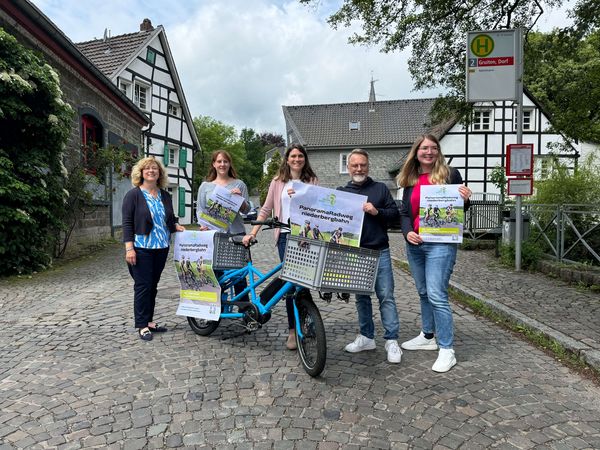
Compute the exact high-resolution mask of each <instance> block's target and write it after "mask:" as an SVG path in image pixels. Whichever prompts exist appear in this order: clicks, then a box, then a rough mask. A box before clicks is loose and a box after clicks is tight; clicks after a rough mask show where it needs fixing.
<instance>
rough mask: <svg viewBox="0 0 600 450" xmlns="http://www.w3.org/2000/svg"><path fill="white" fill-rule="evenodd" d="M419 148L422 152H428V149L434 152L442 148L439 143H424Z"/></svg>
mask: <svg viewBox="0 0 600 450" xmlns="http://www.w3.org/2000/svg"><path fill="white" fill-rule="evenodd" d="M419 150H420V151H422V152H426V151H427V150H431V151H432V152H433V153H437V152H439V151H440V148H439V147H438V146H437V145H429V146H427V145H424V146H423V147H419Z"/></svg>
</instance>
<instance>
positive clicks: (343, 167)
mask: <svg viewBox="0 0 600 450" xmlns="http://www.w3.org/2000/svg"><path fill="white" fill-rule="evenodd" d="M349 154H350V152H347V153H340V173H348V155H349Z"/></svg>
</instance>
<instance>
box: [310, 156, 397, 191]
mask: <svg viewBox="0 0 600 450" xmlns="http://www.w3.org/2000/svg"><path fill="white" fill-rule="evenodd" d="M350 151H351V150H310V151H309V153H308V157H309V160H310V165H311V167H312V168H313V170H314V171H315V173H316V174H317V176H318V177H319V185H321V186H324V187H329V188H336V187H338V186H343V185H345V184H346V183H348V181H349V180H350V176H349V175H348V174H347V173H340V154H342V153H349V152H350ZM400 156H401V152H400V151H399V150H369V176H370V177H371V178H373V179H374V180H376V181H381V182H383V183H385V184H386V185H387V186H388V188H389V189H390V192H391V193H392V196H393V197H394V198H396V190H397V188H396V182H395V180H394V179H393V177H392V176H391V175H390V173H389V172H388V170H389V168H390V167H393V166H394V164H396V163H397V162H398V160H399V159H400Z"/></svg>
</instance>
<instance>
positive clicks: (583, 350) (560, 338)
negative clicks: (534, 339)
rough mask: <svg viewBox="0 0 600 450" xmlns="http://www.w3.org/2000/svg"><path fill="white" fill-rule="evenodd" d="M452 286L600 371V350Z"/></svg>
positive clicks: (397, 259)
mask: <svg viewBox="0 0 600 450" xmlns="http://www.w3.org/2000/svg"><path fill="white" fill-rule="evenodd" d="M392 259H394V260H396V261H399V262H401V263H404V264H408V261H405V260H403V259H400V258H398V257H392ZM450 287H452V288H453V289H455V290H457V291H458V292H460V293H461V294H463V295H465V296H468V297H471V298H473V299H475V300H477V301H480V302H481V303H483V304H485V305H486V306H487V307H489V308H490V309H491V310H493V311H494V312H495V313H497V314H499V315H500V316H502V317H505V318H507V319H509V320H511V321H512V322H515V323H517V324H518V325H523V326H526V327H528V328H530V329H532V330H534V331H537V332H539V333H541V334H542V335H544V336H545V337H546V338H549V339H552V340H554V341H556V342H558V343H559V344H560V345H561V346H563V347H564V348H565V349H567V350H568V351H569V352H571V353H574V354H576V355H578V356H579V357H581V359H582V360H583V361H584V362H585V363H586V364H587V365H588V366H590V367H591V368H593V369H594V370H595V371H598V372H600V351H599V350H595V349H593V348H591V347H590V346H589V345H586V344H584V343H583V342H581V341H578V340H576V339H573V338H572V337H570V336H567V335H566V334H564V333H561V332H560V331H558V330H555V329H554V328H551V327H549V326H547V325H544V324H543V323H542V322H540V321H538V320H535V319H532V318H531V317H528V316H526V315H525V314H523V313H521V312H519V311H515V310H514V309H512V308H509V307H508V306H506V305H503V304H502V303H500V302H497V301H496V300H492V299H490V298H486V297H485V296H483V295H481V294H479V293H478V292H476V291H474V290H472V289H469V288H468V287H466V286H463V285H462V284H460V283H457V282H456V281H452V280H450Z"/></svg>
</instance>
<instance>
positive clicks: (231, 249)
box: [213, 233, 249, 270]
mask: <svg viewBox="0 0 600 450" xmlns="http://www.w3.org/2000/svg"><path fill="white" fill-rule="evenodd" d="M230 237H231V235H230V234H227V233H215V239H214V252H213V269H214V270H226V269H241V268H242V267H245V266H246V263H247V262H248V260H249V254H248V248H247V247H244V246H243V245H237V244H234V243H233V242H231V241H230V240H229V238H230Z"/></svg>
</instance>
